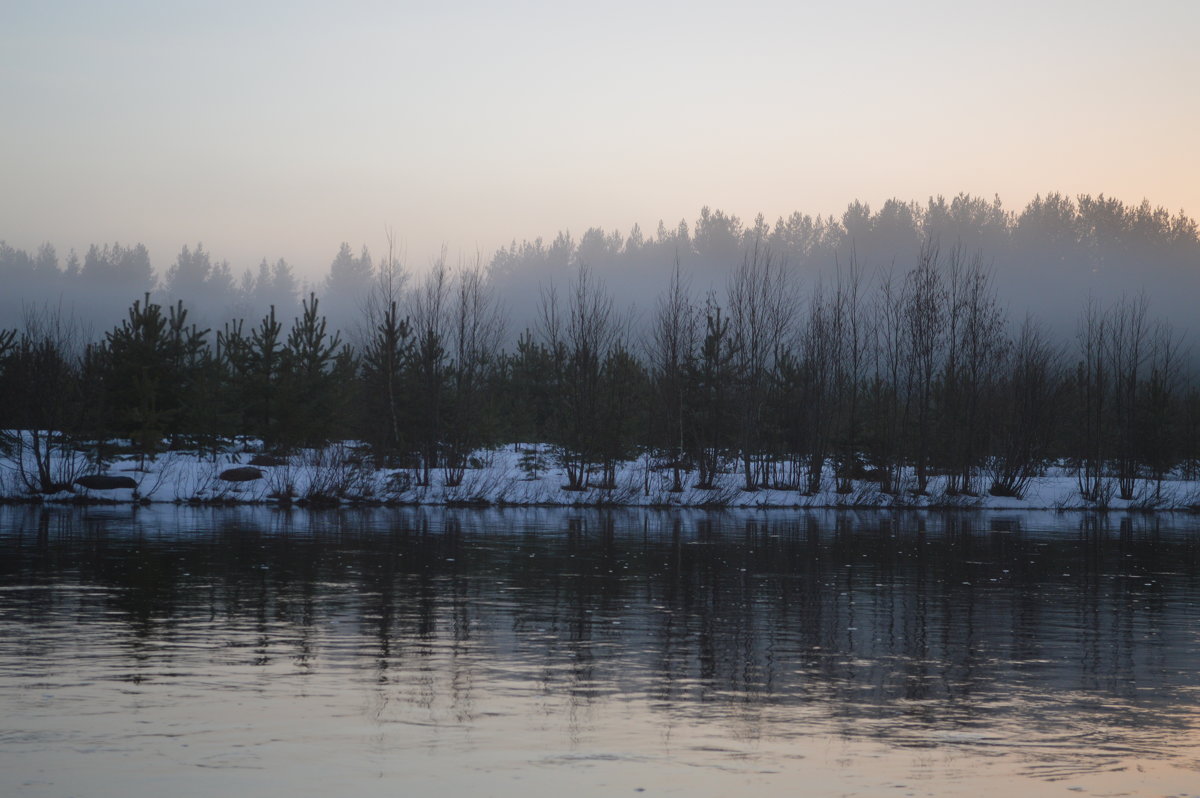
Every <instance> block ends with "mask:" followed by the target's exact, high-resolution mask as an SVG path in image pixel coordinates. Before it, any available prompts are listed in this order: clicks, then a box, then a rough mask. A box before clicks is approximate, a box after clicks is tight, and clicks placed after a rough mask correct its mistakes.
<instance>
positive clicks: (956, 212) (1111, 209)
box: [0, 194, 1200, 343]
mask: <svg viewBox="0 0 1200 798" xmlns="http://www.w3.org/2000/svg"><path fill="white" fill-rule="evenodd" d="M923 241H936V242H938V244H939V245H940V246H941V247H942V248H943V249H944V250H947V251H948V250H950V249H952V248H958V249H960V250H961V251H962V252H964V253H968V254H969V255H970V256H972V257H974V256H976V255H978V256H979V257H982V258H983V261H984V264H985V265H986V266H987V267H988V269H989V271H990V272H991V273H992V275H993V279H994V284H995V288H996V291H997V294H998V296H999V298H1000V299H1001V300H1002V301H1003V302H1005V303H1006V304H1008V305H1010V306H1011V307H1013V308H1019V309H1020V310H1021V312H1025V311H1028V312H1030V313H1032V314H1034V315H1036V316H1037V317H1038V318H1040V319H1041V320H1042V321H1043V323H1044V324H1045V325H1046V326H1047V328H1048V330H1049V332H1051V333H1052V334H1054V335H1056V336H1057V337H1059V338H1061V339H1066V338H1069V337H1070V336H1071V335H1073V324H1074V321H1073V318H1074V313H1075V311H1076V309H1077V308H1078V307H1079V306H1080V304H1081V303H1082V302H1083V301H1084V300H1085V299H1086V298H1087V297H1089V296H1090V297H1092V298H1094V299H1096V300H1097V301H1100V302H1112V301H1115V300H1116V299H1118V298H1119V297H1120V296H1122V295H1132V294H1136V293H1141V292H1144V293H1145V294H1146V295H1147V297H1148V298H1149V300H1150V302H1151V304H1152V306H1153V307H1154V310H1155V313H1156V314H1157V315H1160V316H1162V317H1164V318H1166V319H1169V320H1170V321H1171V322H1172V323H1173V324H1174V325H1175V326H1176V327H1178V328H1180V329H1186V328H1190V327H1192V326H1193V315H1194V314H1193V309H1192V298H1193V297H1195V296H1198V295H1200V230H1198V227H1197V223H1196V221H1195V220H1194V219H1192V218H1190V217H1188V216H1186V215H1185V214H1183V213H1182V212H1177V213H1171V212H1169V211H1167V210H1165V209H1163V208H1161V207H1156V206H1153V205H1152V204H1151V203H1150V202H1148V201H1143V202H1141V203H1140V204H1126V203H1124V202H1121V201H1120V200H1117V199H1114V198H1111V197H1106V196H1104V195H1100V196H1098V197H1093V196H1089V195H1081V196H1079V197H1067V196H1065V195H1062V194H1047V195H1045V196H1039V197H1036V198H1035V199H1034V200H1032V201H1031V202H1030V203H1028V204H1027V205H1026V206H1025V207H1024V208H1022V209H1021V210H1019V211H1011V210H1008V209H1006V208H1004V207H1003V205H1002V204H1001V202H1000V200H999V199H998V198H993V199H990V200H987V199H983V198H980V197H972V196H969V195H961V194H960V195H958V196H956V197H953V198H950V199H947V198H945V197H935V198H931V199H930V200H928V201H927V202H925V203H916V202H902V201H899V200H888V201H887V202H885V203H883V204H882V205H881V206H879V207H878V208H871V207H869V206H867V205H865V204H863V203H861V202H854V203H851V204H850V205H849V206H847V208H846V209H845V211H844V212H843V213H842V214H841V215H840V217H835V216H819V215H817V216H814V215H808V214H804V213H800V212H796V213H793V214H791V215H789V216H787V217H780V218H778V219H776V220H774V221H773V222H772V221H770V220H767V219H766V218H764V217H762V216H761V215H760V216H758V217H756V218H755V219H754V220H752V221H751V222H745V221H743V220H742V219H739V218H738V217H737V216H734V215H731V214H727V213H724V212H722V211H720V210H712V209H709V208H703V209H701V211H700V214H699V216H698V217H697V218H696V219H695V220H693V221H691V222H688V221H687V220H681V221H679V222H678V223H675V224H665V223H663V222H659V223H658V225H657V228H656V229H655V230H652V231H647V230H642V229H641V228H640V227H639V226H638V225H634V226H633V227H632V229H631V230H630V231H629V232H628V233H627V234H625V233H621V232H618V231H605V230H602V229H600V228H590V229H587V230H585V231H583V233H582V234H580V235H578V236H576V235H573V234H572V233H570V232H566V231H563V232H560V233H558V234H557V235H556V236H554V237H553V238H552V239H549V240H547V239H542V238H535V239H532V240H524V241H521V242H520V243H518V242H517V241H515V240H514V241H513V242H512V243H511V244H509V245H508V246H505V247H502V248H500V249H499V250H497V251H496V252H495V253H493V254H492V255H491V257H490V258H489V259H487V261H486V265H487V271H488V273H489V276H490V279H491V280H492V281H493V283H494V284H495V286H496V289H497V291H498V294H499V299H500V302H501V303H502V304H503V305H504V307H505V309H506V316H507V318H508V319H509V320H510V322H511V323H510V324H509V325H508V331H509V335H510V339H511V340H510V341H509V343H515V340H516V337H517V336H518V335H519V334H520V332H521V331H522V330H524V329H526V328H527V327H532V326H534V325H535V324H536V322H537V320H538V318H539V314H540V297H541V293H542V288H543V286H545V285H548V284H550V283H551V282H558V283H560V284H562V283H564V282H565V281H567V280H568V279H569V275H570V273H571V270H572V268H573V267H574V266H575V265H577V264H580V263H584V264H587V266H588V267H589V269H591V270H592V272H593V273H594V274H596V275H597V276H599V277H600V278H602V279H603V280H604V281H605V283H606V284H607V285H608V286H609V290H610V293H611V296H612V299H613V302H614V306H615V307H616V308H617V309H619V310H621V311H622V312H624V311H625V310H627V309H630V308H632V309H633V314H632V321H633V322H634V323H635V324H647V323H649V321H650V317H651V316H652V315H653V311H654V302H653V299H652V298H653V297H655V296H657V295H658V294H659V292H660V291H661V290H662V286H664V285H665V284H666V282H667V280H668V279H669V277H670V274H671V272H672V270H673V269H674V268H675V265H676V264H678V266H679V269H680V272H681V274H683V275H684V276H685V277H686V279H687V281H688V283H689V285H690V286H691V288H692V290H693V291H694V292H696V293H697V294H698V295H700V296H703V295H705V294H706V293H707V292H709V291H721V290H723V289H724V287H725V284H726V281H727V280H728V278H729V275H730V274H731V273H732V272H733V270H734V269H736V268H737V267H738V265H739V264H740V263H741V262H742V257H743V253H744V252H745V251H747V250H748V249H751V248H753V247H754V246H758V247H760V248H761V249H763V250H764V251H768V252H770V253H771V255H772V257H773V258H774V259H775V260H776V261H778V262H779V263H781V264H784V267H785V268H786V269H787V270H788V271H789V272H792V273H794V276H795V277H796V278H797V279H798V280H799V281H800V282H801V283H803V284H805V285H806V286H807V288H808V289H809V290H811V289H812V287H813V286H815V285H816V284H817V283H819V282H824V283H826V284H827V283H828V282H829V281H831V280H833V279H836V277H835V275H837V274H838V272H839V270H840V269H844V268H845V267H846V265H847V264H848V263H850V262H851V260H853V261H854V262H855V263H856V264H857V265H858V268H860V269H863V270H866V271H868V272H874V271H878V270H880V269H886V268H889V267H891V266H892V265H893V264H897V265H904V264H907V263H910V262H911V261H912V260H913V259H914V258H915V257H917V253H918V252H919V250H920V247H921V245H922V242H923ZM331 255H332V256H331V258H330V260H329V266H328V268H327V270H326V271H325V272H324V273H323V274H317V275H310V276H308V277H305V276H303V275H300V274H298V273H297V272H296V270H295V268H294V267H293V266H292V265H291V264H289V263H288V262H287V261H285V260H283V259H282V258H275V259H268V258H263V259H262V260H261V261H260V262H259V263H257V264H245V265H242V264H236V265H235V264H231V263H229V262H228V261H226V260H223V259H220V258H219V257H218V256H215V255H213V254H212V253H210V252H209V251H207V250H206V249H205V248H204V246H203V244H200V243H197V244H195V245H194V246H193V245H190V244H185V245H183V246H182V247H181V249H180V250H179V252H177V253H175V254H174V255H172V256H170V259H169V260H167V261H164V262H158V263H157V264H155V265H152V263H151V259H150V253H149V252H147V250H146V248H145V247H144V246H142V245H140V244H134V245H123V244H120V243H113V244H103V245H92V246H90V247H89V248H88V250H87V251H86V252H85V253H84V255H83V257H82V258H80V257H79V255H78V254H77V253H75V252H70V253H67V254H66V256H65V257H63V256H62V255H61V253H60V252H58V251H57V250H56V249H55V247H54V245H53V244H52V243H45V244H42V245H41V246H39V247H38V248H37V249H36V250H35V251H32V252H27V251H24V250H20V249H16V248H14V247H12V246H9V245H8V244H5V243H4V242H3V241H0V285H3V290H2V291H0V327H4V328H12V327H15V326H17V325H19V324H20V323H21V320H22V318H23V314H24V312H25V310H26V309H27V308H37V307H44V306H49V307H58V308H62V309H63V310H64V311H65V312H69V313H70V315H71V316H72V318H74V319H75V320H76V321H77V322H79V323H80V324H81V325H82V326H83V327H84V328H85V329H86V330H90V331H91V334H92V335H93V336H98V335H100V334H101V332H102V331H103V330H104V329H107V328H108V327H109V326H111V325H112V324H115V323H117V322H118V321H119V320H120V319H121V318H122V317H123V316H124V313H125V310H126V308H127V307H128V306H129V304H130V302H132V300H133V299H136V298H137V297H140V296H141V295H142V294H144V293H145V292H147V291H149V292H151V294H152V296H153V297H154V298H155V300H156V301H159V302H162V303H164V304H166V305H169V304H173V303H174V302H176V301H178V300H181V299H182V300H184V301H185V303H187V304H188V306H189V308H190V309H191V313H192V318H193V320H195V321H197V322H200V323H203V324H205V325H208V326H211V327H213V328H214V329H215V328H218V327H220V326H221V324H223V323H224V322H226V321H229V320H232V319H235V318H251V317H258V316H259V315H261V314H263V313H265V312H266V311H267V310H268V309H269V308H270V307H271V306H274V307H275V308H276V313H277V315H278V316H280V317H281V318H291V317H292V315H294V314H295V313H297V312H298V311H299V309H300V300H301V298H302V296H303V295H304V294H306V293H307V292H309V291H312V292H314V293H315V294H316V295H317V296H318V297H320V299H321V301H322V303H323V306H324V308H325V313H326V315H327V317H328V319H329V322H330V325H331V326H332V327H334V328H337V329H341V330H343V331H344V332H345V333H346V334H348V335H349V334H358V333H361V332H362V330H361V329H355V325H359V327H361V324H360V319H361V318H362V311H363V309H364V306H365V303H366V302H367V300H368V294H369V293H370V290H371V287H372V284H373V276H374V274H375V273H376V272H377V271H379V270H380V269H381V268H383V261H384V260H387V259H389V258H390V259H391V260H393V261H394V260H396V258H395V256H394V254H388V255H387V256H386V257H384V258H382V259H380V260H379V261H378V262H376V259H375V258H373V257H372V254H371V252H370V251H369V250H368V248H367V247H365V246H363V247H360V248H358V249H357V250H356V249H355V248H353V247H352V246H351V245H350V244H349V243H343V244H341V245H340V247H339V248H337V249H336V250H333V249H331ZM437 260H438V261H439V262H442V263H445V262H447V260H448V259H447V255H446V253H445V252H443V253H442V255H441V256H440V257H439V258H438V259H437ZM410 265H411V264H410ZM155 266H157V269H156V268H155ZM425 266H426V264H416V267H417V268H418V269H421V270H423V267H425Z"/></svg>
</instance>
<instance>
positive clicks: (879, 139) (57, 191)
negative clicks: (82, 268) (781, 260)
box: [0, 0, 1200, 277]
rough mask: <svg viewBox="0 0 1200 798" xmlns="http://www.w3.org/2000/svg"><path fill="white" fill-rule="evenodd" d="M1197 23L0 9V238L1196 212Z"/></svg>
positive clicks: (156, 240) (228, 240)
mask: <svg viewBox="0 0 1200 798" xmlns="http://www.w3.org/2000/svg"><path fill="white" fill-rule="evenodd" d="M1198 40H1200V3H1197V2H1191V0H1178V1H1177V2H1165V1H1164V0H1142V2H1139V3H1136V4H1135V3H1131V2H1128V0H1122V1H1121V2H1108V1H1106V0H1088V1H1087V2H1074V1H1070V2H1068V1H1065V0H1061V1H1057V2H1056V1H1054V0H1041V1H1040V2H1018V1H1013V2H1002V1H1001V0H993V2H988V3H975V2H966V1H965V0H956V1H955V2H941V1H940V0H916V1H914V2H907V3H898V2H875V1H874V0H860V2H855V3H833V2H810V3H805V2H797V1H796V0H793V1H792V2H753V1H751V2H739V3H732V2H726V3H714V2H704V1H703V0H693V1H692V2H662V3H652V2H645V0H643V2H624V0H606V2H603V3H597V2H591V3H575V2H569V1H564V0H559V1H558V2H507V3H484V2H458V3H450V2H440V3H432V2H428V3H425V2H421V3H417V2H413V3H406V2H354V1H353V0H347V1H345V2H339V3H336V4H334V3H317V2H304V0H288V2H273V1H272V0H262V1H260V2H253V3H246V2H244V0H239V2H219V1H218V2H164V0H152V1H147V2H133V1H132V0H112V1H111V2H104V3H97V2H94V0H85V1H83V2H65V1H64V2H55V0H37V1H36V2H25V0H7V1H6V2H5V3H3V4H2V5H0V240H5V241H7V242H8V243H9V244H10V245H12V246H17V247H21V248H25V249H30V250H32V249H34V248H36V247H37V245H38V244H40V243H41V242H43V241H50V242H52V243H54V244H55V245H56V246H57V247H58V250H59V252H60V255H65V253H66V251H67V250H68V249H70V248H72V247H74V248H76V249H78V250H79V251H80V252H81V253H82V251H83V250H85V249H86V247H87V246H88V244H90V243H93V242H94V243H102V242H113V241H120V242H122V243H127V244H128V243H133V242H138V241H140V242H143V243H145V244H146V245H147V247H148V248H149V250H150V254H151V258H152V260H153V262H154V264H155V266H156V267H157V268H158V269H160V270H164V269H165V268H166V267H167V266H168V265H169V264H170V262H171V261H172V260H173V259H174V256H175V254H176V253H177V252H178V251H179V248H180V246H181V245H183V244H185V243H187V244H195V243H196V242H203V244H204V246H205V248H206V249H208V250H209V251H210V252H211V253H212V254H213V255H214V256H215V257H217V258H219V259H228V260H229V261H230V262H231V264H232V265H233V267H234V269H235V271H240V270H241V269H242V268H245V267H250V266H254V265H255V264H257V263H258V261H259V260H261V259H262V258H263V257H266V258H269V259H271V260H275V259H276V258H279V257H284V258H286V259H287V260H288V261H289V262H291V263H293V264H294V265H295V266H296V267H297V268H298V270H299V271H300V272H301V273H302V274H304V275H305V276H308V277H312V276H314V275H316V274H317V273H323V272H324V271H325V270H326V269H327V268H328V265H329V262H330V261H331V260H332V259H333V256H334V255H335V254H336V252H337V249H338V245H339V244H340V243H341V242H342V241H348V242H350V243H351V245H352V246H354V247H355V248H357V247H359V246H361V245H364V244H365V245H367V246H368V247H370V248H371V250H372V252H374V253H376V254H381V253H382V252H383V251H385V250H386V247H387V236H388V231H391V233H392V235H393V237H394V239H395V240H396V242H397V244H398V246H399V247H400V248H401V249H402V252H403V254H404V255H405V258H406V260H407V261H408V263H409V265H410V266H411V267H413V268H416V269H420V268H421V267H422V266H424V265H427V264H428V263H429V262H430V261H431V260H432V259H433V257H434V256H435V255H436V254H437V253H438V252H439V251H440V249H441V248H442V247H443V246H445V247H446V248H447V249H448V251H449V253H450V255H451V258H452V259H455V258H458V257H466V258H468V259H473V258H474V256H475V253H477V252H478V253H480V254H482V256H483V257H484V258H485V259H486V258H487V257H489V256H490V254H491V252H492V251H494V249H495V248H496V247H498V246H502V245H504V244H506V243H508V242H510V241H511V240H512V239H514V238H516V239H518V240H519V239H526V238H528V239H532V238H535V237H537V236H544V237H546V238H552V237H553V236H554V234H555V233H556V232H557V231H559V230H570V231H571V232H573V233H575V234H576V236H578V234H581V233H582V232H583V231H584V230H585V229H586V228H588V227H592V226H600V227H604V228H605V229H619V230H621V231H628V230H629V228H630V227H631V226H632V225H633V224H634V223H638V224H640V225H641V226H642V227H643V229H646V230H653V229H655V227H656V226H657V222H658V220H660V219H663V220H665V221H666V222H667V225H668V227H673V226H674V225H675V224H676V223H677V222H678V221H679V220H680V219H688V220H694V219H695V218H696V217H697V215H698V213H699V209H700V208H701V207H702V206H705V205H709V206H712V207H716V208H721V209H723V210H725V211H727V212H730V213H734V214H737V215H739V216H742V217H743V218H744V219H751V218H753V217H754V215H755V214H757V213H759V212H762V213H763V214H765V216H766V217H767V218H768V219H769V220H773V219H775V218H776V217H778V216H780V215H786V214H788V213H790V212H791V211H793V210H801V211H804V212H808V213H819V214H822V215H823V214H830V213H832V214H835V215H838V214H840V213H841V211H842V210H843V209H844V208H845V206H846V204H847V203H848V202H850V201H852V200H855V199H859V200H862V201H864V202H868V203H870V204H872V206H875V205H878V204H880V203H882V202H883V201H884V200H886V199H888V198H890V197H898V198H901V199H904V200H910V199H911V200H925V199H928V198H929V197H930V196H934V195H938V194H944V195H947V196H952V195H954V194H957V193H959V192H968V193H972V194H977V195H981V196H984V197H989V198H990V197H991V196H993V195H999V196H1000V197H1001V198H1002V200H1003V201H1004V202H1005V205H1006V206H1007V207H1008V208H1010V209H1019V208H1020V207H1021V206H1022V205H1024V204H1025V203H1026V202H1028V201H1029V200H1030V199H1032V198H1033V197H1034V195H1036V194H1038V193H1042V194H1044V193H1046V192H1050V191H1060V192H1064V193H1067V194H1078V193H1091V194H1099V193H1104V194H1107V195H1110V196H1116V197H1119V198H1121V199H1123V200H1125V201H1126V202H1139V201H1140V200H1141V199H1142V198H1148V199H1150V200H1151V201H1152V202H1153V203H1154V204H1156V205H1163V206H1165V207H1167V208H1168V209H1169V210H1171V211H1173V212H1174V211H1178V210H1184V211H1185V212H1187V213H1188V214H1190V215H1193V216H1196V215H1200V156H1198V155H1197V145H1196V142H1197V141H1200V47H1196V45H1195V43H1196V41H1198Z"/></svg>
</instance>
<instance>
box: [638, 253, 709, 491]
mask: <svg viewBox="0 0 1200 798" xmlns="http://www.w3.org/2000/svg"><path fill="white" fill-rule="evenodd" d="M696 321H697V317H696V309H695V307H694V306H693V305H692V301H691V298H690V297H689V295H688V289H687V285H686V283H685V281H684V280H683V277H682V275H681V273H680V269H679V256H678V255H676V256H675V268H674V270H673V271H672V272H671V282H670V284H669V286H668V288H667V293H666V295H664V296H660V297H659V298H658V307H657V311H656V315H655V320H654V327H653V328H652V330H651V333H650V339H649V344H650V345H649V352H648V358H649V362H650V368H651V372H652V376H653V379H654V385H655V408H656V411H657V412H656V421H657V423H656V424H655V430H656V435H655V438H656V440H657V443H658V445H659V446H661V447H662V450H663V451H664V452H665V453H666V457H667V460H668V462H669V463H670V467H671V474H672V480H671V490H672V491H674V492H677V493H678V492H680V491H682V490H683V472H684V467H685V463H684V456H685V455H684V452H685V444H684V417H685V411H684V403H685V400H686V395H687V388H688V384H687V375H688V370H689V368H690V367H691V364H692V360H693V358H694V357H695V350H696V334H697V327H696Z"/></svg>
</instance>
